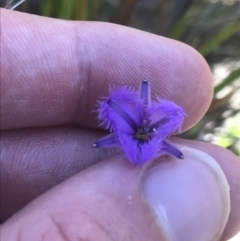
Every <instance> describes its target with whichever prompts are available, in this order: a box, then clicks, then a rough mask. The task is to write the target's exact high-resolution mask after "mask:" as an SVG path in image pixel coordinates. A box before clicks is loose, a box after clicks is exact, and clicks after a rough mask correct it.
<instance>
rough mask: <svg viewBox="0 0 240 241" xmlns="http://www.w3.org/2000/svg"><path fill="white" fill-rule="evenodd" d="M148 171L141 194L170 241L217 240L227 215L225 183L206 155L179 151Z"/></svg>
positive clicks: (217, 167)
mask: <svg viewBox="0 0 240 241" xmlns="http://www.w3.org/2000/svg"><path fill="white" fill-rule="evenodd" d="M181 151H182V152H183V154H184V159H183V160H181V159H177V158H173V157H166V158H163V159H162V160H159V162H158V163H157V164H156V165H155V166H153V167H152V168H151V169H150V170H148V172H147V174H146V177H145V179H144V182H143V193H144V195H145V197H146V199H147V201H148V203H149V205H150V207H151V209H152V210H153V212H154V214H155V216H156V220H157V222H158V224H159V225H161V227H162V228H164V230H165V232H166V234H167V236H168V237H169V240H174V241H193V240H194V241H215V240H219V239H220V237H221V234H222V232H223V229H224V227H225V225H226V222H227V219H228V216H229V212H230V195H229V186H228V182H227V179H226V177H225V175H224V173H223V171H222V169H221V168H220V166H219V165H218V163H217V162H216V160H214V159H213V158H212V157H211V156H209V155H208V154H206V153H204V152H202V151H200V150H196V149H193V148H189V147H183V148H181Z"/></svg>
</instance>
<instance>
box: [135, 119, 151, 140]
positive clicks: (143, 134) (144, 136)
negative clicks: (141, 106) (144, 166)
mask: <svg viewBox="0 0 240 241" xmlns="http://www.w3.org/2000/svg"><path fill="white" fill-rule="evenodd" d="M149 123H150V122H149V121H148V120H146V119H145V120H143V123H142V125H141V127H138V129H137V132H136V133H135V135H134V138H136V139H138V140H139V141H148V140H149V139H150V136H149V135H148V133H149V129H150V128H149Z"/></svg>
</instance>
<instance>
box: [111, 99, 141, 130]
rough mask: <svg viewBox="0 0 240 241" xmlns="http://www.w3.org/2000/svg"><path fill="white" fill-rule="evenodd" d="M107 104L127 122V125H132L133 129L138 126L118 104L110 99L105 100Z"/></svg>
mask: <svg viewBox="0 0 240 241" xmlns="http://www.w3.org/2000/svg"><path fill="white" fill-rule="evenodd" d="M107 104H109V106H110V107H111V108H112V109H113V110H115V112H116V113H118V114H119V115H120V116H121V117H122V118H123V120H125V122H127V123H128V125H129V126H130V127H132V129H133V130H134V131H136V130H137V128H138V125H137V123H136V122H135V121H134V120H133V119H132V117H131V116H130V115H129V114H128V113H127V112H126V111H124V110H123V109H122V108H121V107H120V106H119V105H117V104H116V103H115V102H113V101H112V100H110V99H109V100H108V101H107Z"/></svg>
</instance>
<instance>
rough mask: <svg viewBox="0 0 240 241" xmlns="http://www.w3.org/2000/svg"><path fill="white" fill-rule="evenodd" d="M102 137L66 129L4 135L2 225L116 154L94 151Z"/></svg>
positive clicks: (92, 133)
mask: <svg viewBox="0 0 240 241" xmlns="http://www.w3.org/2000/svg"><path fill="white" fill-rule="evenodd" d="M103 135H104V133H103V132H97V131H94V132H93V131H92V130H90V129H89V130H86V129H80V128H76V127H75V128H73V127H67V126H66V127H61V128H60V127H51V128H50V127H46V128H38V129H36V128H31V129H21V130H20V129H19V130H14V131H13V130H8V131H3V132H2V133H1V139H0V146H1V159H0V164H1V182H0V189H1V192H2V193H4V195H0V198H1V204H2V205H1V206H0V220H1V222H3V221H4V220H6V219H7V218H8V217H10V216H11V215H12V214H14V213H15V212H17V211H18V210H20V209H21V208H23V207H24V206H25V205H26V204H27V203H29V202H30V201H32V200H33V199H34V198H36V197H37V196H39V195H40V194H42V193H44V192H45V191H47V190H48V189H50V188H51V187H53V186H55V185H57V184H58V183H60V182H61V181H63V180H65V179H67V178H69V177H70V176H72V175H74V174H76V173H77V172H79V171H81V170H83V169H84V168H86V167H88V166H90V165H93V164H94V163H96V162H98V161H100V160H101V159H103V158H106V157H108V156H110V155H112V154H113V153H116V152H115V151H114V150H111V149H101V150H100V149H94V148H93V146H92V144H93V143H94V141H95V140H96V139H97V138H100V137H101V136H103Z"/></svg>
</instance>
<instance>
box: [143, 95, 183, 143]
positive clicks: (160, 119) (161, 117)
mask: <svg viewBox="0 0 240 241" xmlns="http://www.w3.org/2000/svg"><path fill="white" fill-rule="evenodd" d="M147 114H148V117H149V120H150V127H151V128H155V129H156V134H157V135H158V137H159V138H161V139H165V138H166V137H168V136H169V135H171V134H172V133H173V132H175V131H179V132H180V131H181V126H182V123H183V120H184V111H183V109H182V108H181V107H180V106H178V105H176V104H175V103H173V102H171V101H168V100H160V99H158V101H157V102H154V103H152V105H151V106H149V108H148V110H147Z"/></svg>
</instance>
